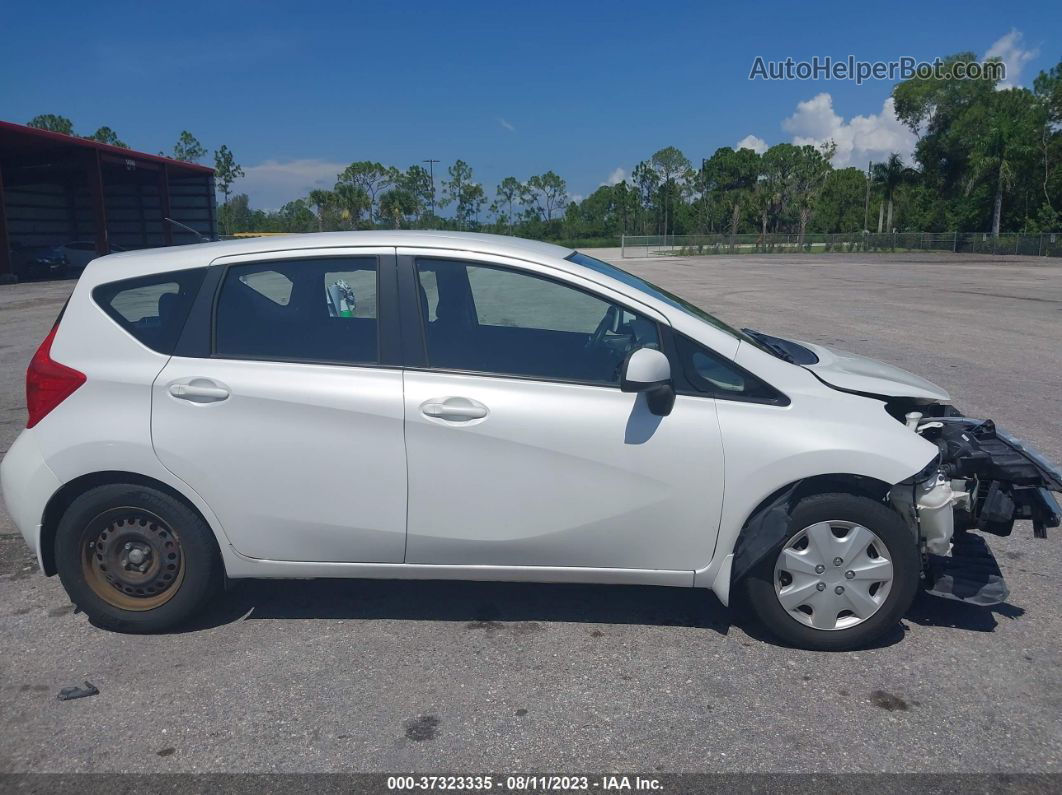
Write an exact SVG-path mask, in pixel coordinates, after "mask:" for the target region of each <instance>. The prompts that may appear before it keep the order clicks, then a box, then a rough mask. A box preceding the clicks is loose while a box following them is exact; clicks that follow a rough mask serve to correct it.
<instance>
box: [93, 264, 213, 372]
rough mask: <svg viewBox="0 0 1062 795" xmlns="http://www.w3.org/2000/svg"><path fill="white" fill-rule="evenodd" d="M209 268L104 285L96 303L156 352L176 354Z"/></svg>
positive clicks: (96, 291)
mask: <svg viewBox="0 0 1062 795" xmlns="http://www.w3.org/2000/svg"><path fill="white" fill-rule="evenodd" d="M205 275H206V269H205V268H195V269H192V270H183V271H172V272H170V273H158V274H154V275H152V276H139V277H137V278H135V279H122V280H121V281H117V282H110V283H109V284H101V285H100V286H99V287H97V288H96V289H95V290H93V291H92V297H93V299H94V300H95V301H96V303H97V304H98V305H99V306H100V308H101V309H103V311H104V312H106V313H107V314H108V315H109V316H110V317H111V318H112V319H113V320H114V321H115V322H116V323H117V324H118V325H119V326H121V327H122V328H123V329H125V330H126V331H127V332H128V333H129V334H131V335H133V336H134V337H136V339H137V340H139V341H140V342H141V343H143V344H144V345H146V346H147V347H149V348H151V350H153V351H158V352H159V353H165V354H167V355H169V354H172V353H173V349H174V348H175V347H176V346H177V340H178V338H179V337H180V336H181V331H182V329H184V322H185V321H186V320H187V319H188V311H189V310H190V309H191V307H192V301H193V300H194V299H195V296H196V293H198V292H199V287H200V285H201V284H202V283H203V277H204V276H205Z"/></svg>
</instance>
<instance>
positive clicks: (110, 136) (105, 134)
mask: <svg viewBox="0 0 1062 795" xmlns="http://www.w3.org/2000/svg"><path fill="white" fill-rule="evenodd" d="M85 137H86V138H87V139H88V140H90V141H99V142H100V143H101V144H110V145H111V146H120V147H122V149H128V148H129V146H128V144H126V142H125V141H123V140H122V139H121V138H119V137H118V133H116V132H115V131H114V130H112V129H111V128H110V127H100V128H99V129H98V130H96V132H94V133H92V135H86V136H85Z"/></svg>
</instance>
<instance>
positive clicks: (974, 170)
mask: <svg viewBox="0 0 1062 795" xmlns="http://www.w3.org/2000/svg"><path fill="white" fill-rule="evenodd" d="M979 116H980V118H979V119H978V120H977V121H978V123H977V125H976V127H974V128H973V129H970V130H969V134H971V135H973V136H974V138H973V141H974V143H973V149H972V151H971V154H970V174H969V182H968V183H967V189H966V190H967V193H969V192H970V191H971V190H972V189H973V187H974V186H975V185H976V184H977V183H978V182H979V181H981V180H987V181H988V182H989V184H991V185H992V187H993V192H994V200H993V206H992V236H993V237H999V228H1000V220H1001V217H1002V212H1003V197H1004V195H1005V194H1006V193H1007V192H1008V191H1009V190H1010V189H1011V188H1012V187H1013V186H1014V184H1015V182H1016V180H1017V178H1018V174H1019V172H1020V171H1021V170H1022V169H1023V168H1028V167H1029V166H1030V165H1031V163H1032V162H1034V161H1035V158H1036V155H1037V146H1036V144H1037V136H1038V133H1039V128H1040V120H1039V118H1038V116H1037V107H1036V105H1035V103H1034V101H1033V98H1032V94H1031V93H1030V92H1028V91H1027V90H1025V89H1022V88H1012V89H1008V90H1006V91H997V92H995V94H994V95H993V96H992V98H991V100H990V101H989V102H988V103H987V107H986V108H985V109H984V112H983V114H979Z"/></svg>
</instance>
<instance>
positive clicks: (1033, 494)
mask: <svg viewBox="0 0 1062 795" xmlns="http://www.w3.org/2000/svg"><path fill="white" fill-rule="evenodd" d="M938 422H940V423H941V427H940V429H939V431H938V433H937V434H936V439H931V441H936V443H937V445H938V446H939V447H940V450H941V469H942V470H943V471H944V472H945V474H946V475H947V476H948V477H950V478H952V479H957V478H962V479H965V480H966V481H967V482H968V483H969V482H970V481H971V480H972V481H974V483H971V484H970V485H971V486H974V490H973V491H972V494H973V496H974V499H973V500H972V501H971V505H970V507H969V510H968V511H967V512H966V514H967V515H965V516H957V517H956V519H957V520H958V522H957V524H958V527H959V528H961V529H966V528H971V527H976V528H977V529H978V530H982V531H984V532H986V533H992V534H994V535H1000V536H1008V535H1010V533H1011V531H1012V530H1013V528H1014V522H1015V521H1016V520H1018V519H1028V520H1030V521H1031V522H1032V524H1033V533H1034V534H1035V535H1036V537H1038V538H1046V537H1047V528H1049V527H1058V525H1059V522H1060V519H1062V516H1060V510H1059V507H1058V503H1057V502H1056V501H1055V498H1054V496H1053V495H1052V494H1051V492H1052V491H1056V492H1062V472H1059V471H1058V469H1057V468H1055V467H1054V466H1053V465H1052V464H1051V463H1049V462H1048V461H1047V459H1046V458H1044V456H1043V455H1042V454H1040V453H1039V452H1038V451H1037V450H1035V449H1033V448H1032V447H1031V446H1029V445H1027V444H1026V443H1025V442H1023V441H1021V440H1020V439H1018V438H1016V437H1014V436H1011V435H1010V434H1009V433H1007V432H1006V431H1004V430H1002V429H999V428H997V427H996V426H995V423H993V422H992V420H975V419H970V418H968V417H942V418H940V419H939V420H938ZM924 435H925V436H926V437H927V438H930V437H929V434H928V433H926V434H924Z"/></svg>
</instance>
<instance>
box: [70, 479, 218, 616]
mask: <svg viewBox="0 0 1062 795" xmlns="http://www.w3.org/2000/svg"><path fill="white" fill-rule="evenodd" d="M55 561H56V568H57V569H58V572H59V579H60V580H61V581H62V583H63V587H64V588H65V589H66V592H67V594H68V595H69V596H70V600H71V601H72V602H73V603H74V604H75V605H77V606H78V607H79V608H80V609H81V610H82V611H83V612H84V613H85V614H86V615H87V616H88V617H89V620H91V621H92V623H93V624H95V625H97V626H100V627H103V628H106V629H112V630H115V631H118V632H160V631H163V630H168V629H171V628H173V627H175V626H177V625H179V624H181V623H183V622H184V621H186V620H187V619H188V618H190V617H191V616H193V615H195V614H196V613H198V612H199V611H200V610H201V609H202V608H203V607H204V606H205V605H206V603H207V602H208V601H209V600H210V598H211V597H212V596H213V595H214V594H215V593H216V592H217V590H218V586H219V585H220V582H221V563H220V560H219V555H218V551H217V546H216V544H215V541H214V536H213V533H212V532H211V530H210V528H209V527H208V526H207V524H206V522H204V521H203V519H202V517H200V516H199V514H197V513H196V512H195V511H193V510H192V509H191V508H190V507H189V506H188V505H186V504H185V503H183V502H181V501H180V500H177V499H175V498H174V497H172V496H170V495H168V494H165V493H163V492H161V491H157V490H156V489H152V488H148V487H146V486H137V485H132V484H112V485H107V486H99V487H97V488H94V489H92V490H90V491H87V492H85V493H84V494H82V495H81V496H80V497H78V498H77V499H75V500H74V501H73V502H72V503H71V505H70V507H69V508H68V509H67V510H66V512H65V513H64V514H63V517H62V519H60V521H59V527H58V529H57V532H56V540H55Z"/></svg>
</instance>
